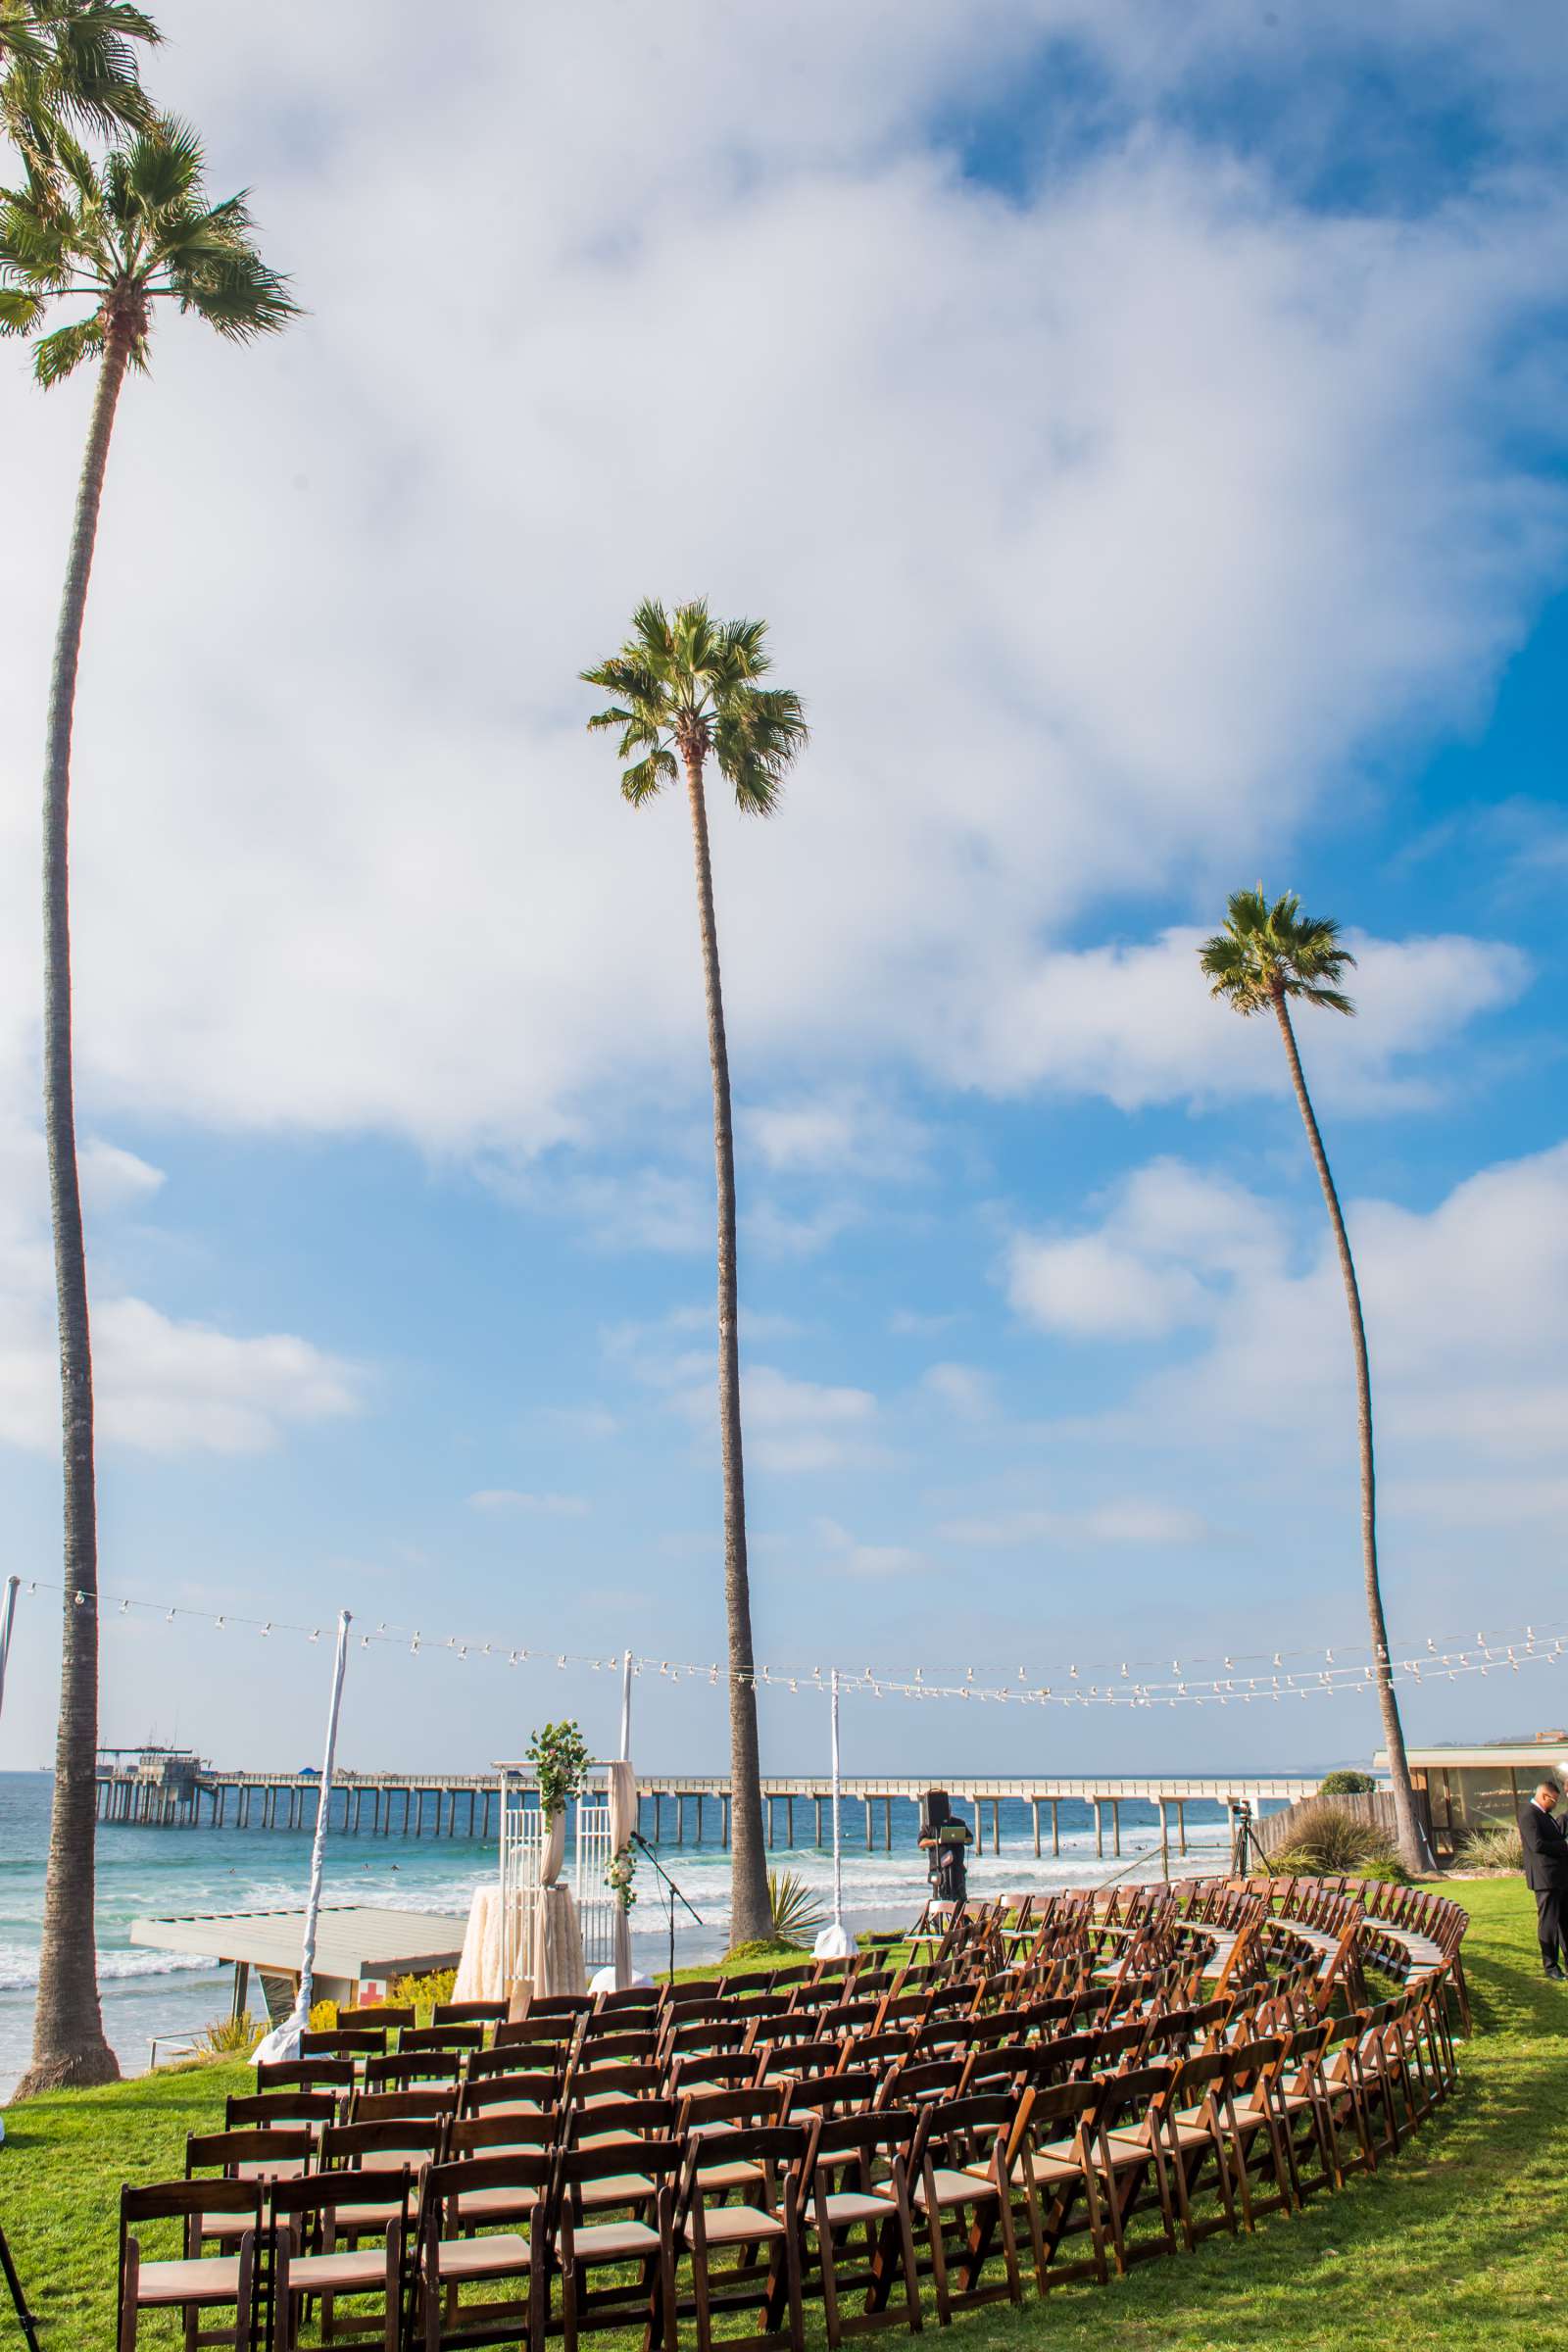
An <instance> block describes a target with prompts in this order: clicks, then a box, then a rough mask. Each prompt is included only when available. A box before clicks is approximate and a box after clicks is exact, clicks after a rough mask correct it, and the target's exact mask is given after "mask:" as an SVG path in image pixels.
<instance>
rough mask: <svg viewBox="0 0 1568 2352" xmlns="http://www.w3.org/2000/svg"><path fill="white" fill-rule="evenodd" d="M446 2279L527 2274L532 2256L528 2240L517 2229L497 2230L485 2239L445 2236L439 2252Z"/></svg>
mask: <svg viewBox="0 0 1568 2352" xmlns="http://www.w3.org/2000/svg"><path fill="white" fill-rule="evenodd" d="M437 2258H438V2261H439V2263H440V2268H441V2276H442V2278H444V2279H446V2278H451V2279H459V2278H506V2277H507V2276H508V2274H509V2273H511V2272H513V2271H525V2270H526V2269H527V2268H528V2266H529V2263H530V2261H531V2260H532V2256H531V2255H530V2253H529V2250H528V2240H527V2239H526V2238H525V2237H519V2236H518V2234H517V2232H516V2231H515V2229H495V2230H492V2231H491V2232H490V2234H489V2235H488V2236H485V2237H444V2238H442V2240H441V2243H440V2246H439V2248H438V2250H437Z"/></svg>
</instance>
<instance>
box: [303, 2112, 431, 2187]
mask: <svg viewBox="0 0 1568 2352" xmlns="http://www.w3.org/2000/svg"><path fill="white" fill-rule="evenodd" d="M448 2121H449V2119H448V2118H447V2117H446V2116H439V2117H435V2118H425V2119H422V2120H421V2119H420V2118H419V2117H417V2116H409V2117H401V2116H390V2115H388V2116H376V2117H372V2118H371V2119H369V2120H368V2121H367V2122H363V2123H361V2122H355V2123H349V2124H328V2125H327V2127H326V2130H325V2131H323V2132H322V2133H321V2147H320V2155H319V2170H320V2171H321V2172H323V2173H324V2172H331V2171H333V2170H335V2169H342V2170H345V2171H351V2172H352V2171H358V2170H360V2169H361V2168H364V2169H367V2170H379V2169H382V2168H383V2167H384V2166H385V2165H387V2164H388V2163H396V2164H403V2163H407V2164H409V2165H411V2166H413V2165H426V2164H430V2163H433V2162H434V2161H435V2159H436V2158H438V2157H439V2156H440V2155H441V2154H442V2153H443V2151H444V2150H445V2147H446V2142H447V2124H448ZM367 2158H368V2159H370V2160H371V2161H370V2163H369V2165H367V2163H366V2160H367ZM377 2159H378V2160H379V2163H377V2161H376V2160H377Z"/></svg>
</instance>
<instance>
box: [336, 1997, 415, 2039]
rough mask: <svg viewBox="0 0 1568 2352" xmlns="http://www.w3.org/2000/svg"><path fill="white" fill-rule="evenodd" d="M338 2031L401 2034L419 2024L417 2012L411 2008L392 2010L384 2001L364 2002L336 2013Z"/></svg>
mask: <svg viewBox="0 0 1568 2352" xmlns="http://www.w3.org/2000/svg"><path fill="white" fill-rule="evenodd" d="M337 2022H338V2026H339V2028H340V2030H343V2031H347V2032H356V2031H359V2032H363V2031H365V2030H367V2029H369V2030H371V2031H373V2032H375V2033H379V2034H401V2033H405V2032H407V2030H408V2029H409V2028H410V2027H411V2026H417V2024H418V2022H419V2012H418V2011H417V2009H415V2008H413V2007H408V2008H398V2009H394V2008H392V2007H391V2006H390V2005H389V2004H388V2003H386V2002H385V2001H366V2002H365V2003H364V2004H363V2005H361V2006H357V2007H355V2008H352V2009H340V2010H339V2011H338V2013H337Z"/></svg>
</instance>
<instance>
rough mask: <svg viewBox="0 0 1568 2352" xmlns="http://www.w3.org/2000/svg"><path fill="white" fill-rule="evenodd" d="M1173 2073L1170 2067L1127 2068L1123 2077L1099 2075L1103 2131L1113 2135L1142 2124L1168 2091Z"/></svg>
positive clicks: (1173, 2069) (1173, 2070)
mask: <svg viewBox="0 0 1568 2352" xmlns="http://www.w3.org/2000/svg"><path fill="white" fill-rule="evenodd" d="M1195 2063H1199V2064H1201V2063H1204V2062H1203V2061H1195ZM1175 2071H1176V2070H1175V2068H1174V2067H1171V2066H1139V2067H1132V2068H1129V2070H1128V2071H1127V2073H1126V2074H1124V2075H1102V2076H1101V2078H1100V2091H1101V2099H1100V2120H1101V2121H1102V2123H1103V2125H1104V2127H1105V2129H1106V2131H1114V2130H1116V2129H1117V2128H1118V2127H1119V2126H1120V2125H1122V2124H1123V2123H1128V2122H1132V2123H1142V2122H1143V2120H1144V2118H1145V2116H1146V2115H1148V2113H1149V2112H1150V2110H1151V2108H1152V2106H1153V2104H1154V2102H1155V2100H1156V2099H1162V2098H1163V2097H1164V2096H1165V2095H1166V2093H1167V2092H1168V2091H1169V2089H1170V2084H1171V2078H1172V2076H1173V2075H1174V2074H1175Z"/></svg>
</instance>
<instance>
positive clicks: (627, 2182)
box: [582, 2173, 654, 2206]
mask: <svg viewBox="0 0 1568 2352" xmlns="http://www.w3.org/2000/svg"><path fill="white" fill-rule="evenodd" d="M653 2193H654V2184H653V2182H652V2181H651V2180H649V2178H648V2176H647V2174H646V2173H612V2174H610V2175H609V2176H608V2178H607V2179H605V2180H585V2181H584V2182H583V2184H582V2201H583V2203H584V2204H585V2205H593V2206H600V2205H642V2204H644V2203H646V2202H647V2200H648V2198H650V2197H651V2196H652V2195H653Z"/></svg>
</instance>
